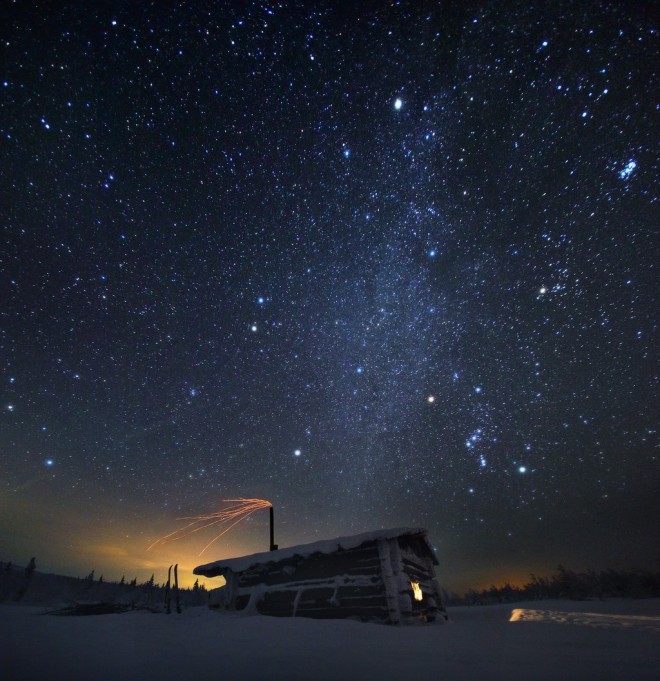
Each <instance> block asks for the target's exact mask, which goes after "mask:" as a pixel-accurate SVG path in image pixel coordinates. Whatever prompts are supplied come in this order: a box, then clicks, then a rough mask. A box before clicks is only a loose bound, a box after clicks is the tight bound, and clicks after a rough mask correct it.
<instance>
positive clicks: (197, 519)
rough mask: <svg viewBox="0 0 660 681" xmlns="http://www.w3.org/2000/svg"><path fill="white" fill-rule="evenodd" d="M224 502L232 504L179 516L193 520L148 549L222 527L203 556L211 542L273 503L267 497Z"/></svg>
mask: <svg viewBox="0 0 660 681" xmlns="http://www.w3.org/2000/svg"><path fill="white" fill-rule="evenodd" d="M223 503H226V504H231V506H227V507H226V508H223V509H221V510H219V511H216V512H215V513H209V514H207V515H195V516H187V517H183V518H178V519H177V520H190V521H191V522H189V523H188V524H187V525H185V526H184V527H182V528H180V529H178V530H175V531H174V532H170V533H169V534H166V535H165V536H164V537H161V538H160V539H158V540H156V541H155V542H154V543H153V544H152V545H151V546H149V548H148V549H147V551H149V549H152V548H153V547H154V546H157V545H158V544H168V543H169V542H172V541H176V540H177V539H182V538H183V537H187V536H188V535H189V534H193V533H194V532H199V531H200V530H205V529H206V528H207V527H217V528H221V529H222V531H221V532H220V533H219V534H217V535H216V536H215V537H213V539H211V541H210V542H209V543H208V544H207V545H206V546H205V547H204V548H203V549H202V550H201V551H200V552H199V555H200V556H201V555H202V553H204V551H206V549H208V547H209V546H211V544H213V543H215V542H216V541H217V540H218V539H220V537H222V536H223V535H225V534H227V532H229V530H231V529H232V528H233V527H236V525H238V524H239V523H241V522H243V521H244V520H245V519H246V518H249V517H250V516H251V515H252V514H253V513H254V512H255V511H258V510H259V509H261V508H270V507H271V506H272V505H273V504H271V503H270V501H267V500H266V499H223Z"/></svg>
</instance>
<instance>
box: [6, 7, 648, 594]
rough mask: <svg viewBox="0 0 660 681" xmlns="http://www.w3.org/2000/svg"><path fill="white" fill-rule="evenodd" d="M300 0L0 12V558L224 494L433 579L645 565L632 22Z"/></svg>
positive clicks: (107, 546) (121, 554)
mask: <svg viewBox="0 0 660 681" xmlns="http://www.w3.org/2000/svg"><path fill="white" fill-rule="evenodd" d="M320 5H321V3H296V6H295V8H294V7H291V6H289V5H288V4H287V3H276V4H268V3H248V2H241V3H228V4H227V5H225V4H222V6H221V4H219V3H182V2H179V3H170V4H168V5H167V7H166V6H162V7H161V6H160V5H153V6H152V5H150V4H146V3H132V4H123V5H121V6H119V5H118V6H117V7H116V8H115V9H116V11H115V12H114V13H113V12H111V11H109V10H108V11H106V9H104V8H101V7H97V6H92V5H89V3H79V2H78V3H75V2H74V3H69V4H68V5H66V6H61V7H58V8H57V9H54V8H52V7H50V6H49V7H48V8H45V7H44V8H41V9H39V8H34V7H32V6H29V7H28V5H26V4H21V3H19V4H18V5H13V6H12V7H8V8H5V9H4V14H5V18H4V19H3V21H2V22H0V24H1V26H2V28H0V34H1V37H2V40H1V48H0V49H2V55H3V59H2V67H1V68H0V147H1V149H2V165H1V182H2V184H1V188H2V202H1V204H0V215H1V217H2V222H1V225H2V233H3V240H2V247H1V251H0V254H1V261H0V265H1V268H0V269H1V272H2V279H1V282H0V286H1V292H2V293H1V300H2V335H1V336H0V343H1V346H0V347H1V355H0V361H1V362H2V366H1V369H2V379H1V380H2V394H1V398H0V399H1V400H2V413H1V414H0V435H1V444H0V446H1V448H2V449H1V450H0V476H1V481H2V482H1V485H2V487H1V490H0V496H1V502H2V508H3V516H2V520H0V558H13V559H14V560H15V561H16V562H19V563H20V562H21V561H22V560H24V561H27V560H28V559H29V556H30V555H33V554H34V553H35V552H38V551H39V549H40V546H41V545H42V544H43V542H44V541H45V540H46V538H51V539H55V538H57V541H54V542H53V543H52V545H51V548H50V549H45V548H42V549H41V554H42V555H43V556H44V560H46V561H50V563H51V566H54V567H56V568H59V569H60V570H63V571H67V570H68V571H69V572H72V573H75V571H76V570H81V571H82V570H83V569H84V568H83V567H79V566H83V565H84V566H87V565H89V564H90V561H96V564H99V563H102V562H103V560H104V559H105V560H108V561H110V559H111V558H112V560H113V561H115V563H116V564H117V565H118V566H119V565H121V564H122V561H124V564H128V565H131V566H132V565H135V566H136V570H137V569H138V568H141V569H142V568H144V569H145V570H147V571H150V570H151V569H152V568H153V566H154V565H157V564H158V561H159V560H160V559H159V558H158V556H156V557H152V559H151V560H153V561H155V563H153V564H152V563H148V562H147V561H146V559H144V558H143V552H144V550H145V549H146V547H147V546H148V545H149V544H150V543H151V542H153V541H154V540H155V539H156V538H157V537H158V535H159V534H161V533H162V532H161V531H162V529H163V528H167V527H170V526H172V525H173V524H174V523H175V522H176V518H177V517H178V516H180V515H190V514H193V513H194V514H198V513H202V514H204V513H212V512H214V511H216V510H217V508H218V506H219V504H220V503H221V500H222V499H224V498H236V497H238V496H246V497H260V498H266V499H270V500H271V501H272V502H273V504H274V505H275V508H276V509H277V517H278V533H279V535H280V536H279V537H278V540H279V543H280V545H286V544H288V543H293V542H304V541H313V540H316V539H318V538H320V537H327V536H334V535H341V534H350V533H353V532H361V531H365V530H371V529H377V528H379V527H383V526H403V525H412V526H416V525H419V526H424V527H427V528H428V529H429V531H430V537H431V540H432V541H433V543H434V544H435V545H436V547H437V549H438V558H439V560H440V567H439V568H438V571H439V573H440V574H441V575H442V577H443V579H445V580H446V581H447V582H448V583H450V584H462V583H463V582H462V581H461V580H462V579H463V578H464V577H465V579H464V581H465V580H468V577H467V576H469V577H470V579H472V580H473V581H475V582H477V581H479V580H488V579H493V580H495V579H497V578H499V576H500V575H501V576H507V577H508V576H510V575H513V576H514V577H515V576H516V575H524V574H525V573H526V572H529V571H530V570H532V569H544V568H547V569H548V570H551V569H553V568H554V566H555V565H556V564H557V563H558V562H564V563H566V564H568V565H573V566H575V567H586V566H595V567H599V568H600V567H607V566H610V565H611V566H626V567H630V566H632V565H643V564H649V563H653V562H654V561H657V559H658V557H659V556H658V553H657V543H656V542H655V540H654V537H656V535H655V528H654V518H657V517H658V510H660V509H659V508H658V501H657V498H656V497H657V488H658V482H659V480H660V475H659V472H660V471H659V467H658V459H657V431H656V426H657V413H658V411H657V353H656V352H655V348H656V347H657V340H656V339H655V334H656V329H657V295H656V291H657V281H658V279H657V262H658V256H659V255H660V253H659V251H660V249H659V248H658V238H657V224H658V209H657V193H656V186H657V185H656V179H657V170H658V165H657V156H656V153H657V134H655V133H656V132H657V122H656V119H657V92H658V83H657V77H656V72H655V64H657V63H658V45H657V39H658V38H657V31H656V27H655V26H654V24H653V20H652V16H651V14H650V13H649V12H647V11H646V10H645V9H644V3H639V4H638V3H632V2H631V3H617V2H612V3H608V2H589V3H575V2H562V1H560V2H555V3H552V7H550V6H549V5H548V4H547V3H528V2H481V3H474V4H472V3H468V2H465V3H428V4H425V3H421V2H397V3H392V4H391V5H390V4H388V5H386V4H385V3H381V4H379V3H357V7H354V8H347V7H345V6H344V3H337V5H336V6H335V7H333V6H331V5H323V6H322V7H321V8H320V9H319V6H320ZM255 517H256V516H255ZM81 518H85V519H86V520H85V521H84V522H83V523H82V525H81V520H80V519H81ZM262 530H263V528H262V527H261V525H260V523H259V522H258V521H255V523H254V524H253V527H247V528H246V529H244V530H241V532H243V533H244V534H243V535H242V537H241V538H237V539H236V540H235V541H237V542H239V544H237V545H232V544H231V543H229V544H224V545H222V544H218V545H217V546H216V549H215V550H216V551H217V552H218V554H219V555H221V554H222V552H223V551H224V552H225V553H226V554H227V555H229V554H232V553H233V554H235V553H236V552H238V551H246V550H258V549H259V548H260V546H259V545H258V542H262V543H263V542H264V541H265V539H264V537H265V535H263V531H262ZM262 535H263V536H262ZM96 537H100V538H102V541H101V540H99V541H97V540H96V539H95V538H96ZM656 539H657V537H656ZM241 542H242V543H241ZM204 543H205V542H204V541H202V543H201V545H203V544H204ZM101 545H102V547H103V550H102V551H101V554H100V555H101V557H100V558H99V557H98V556H95V557H93V556H94V550H95V549H94V548H93V547H94V546H96V547H97V548H98V547H99V546H101ZM99 550H100V549H99ZM103 556H105V558H103ZM163 560H165V559H164V558H163ZM131 561H132V562H131ZM115 563H113V565H114V564H115ZM190 564H191V565H192V564H194V559H192V558H191V563H190ZM121 569H122V568H120V567H116V571H118V570H121ZM466 575H467V576H466ZM468 581H469V580H468Z"/></svg>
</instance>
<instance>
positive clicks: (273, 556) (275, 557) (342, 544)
mask: <svg viewBox="0 0 660 681" xmlns="http://www.w3.org/2000/svg"><path fill="white" fill-rule="evenodd" d="M408 535H422V537H423V539H424V541H425V542H426V544H427V546H428V547H429V552H430V554H431V556H433V562H434V563H435V564H436V565H437V560H436V559H435V556H434V554H433V549H432V548H431V546H430V545H429V543H428V540H427V539H426V530H425V529H424V528H422V527H396V528H393V529H390V530H375V531H373V532H363V533H362V534H354V535H352V536H350V537H336V538H335V539H322V540H321V541H315V542H312V543H311V544H299V545H298V546H289V547H288V548H285V549H278V550H277V551H264V552H263V553H253V554H252V555H251V556H240V557H239V558H228V559H226V560H216V561H214V562H213V563H207V564H206V565H198V566H197V567H196V568H195V569H194V570H193V573H194V574H196V575H203V576H204V577H216V576H218V575H221V574H223V573H225V572H226V571H227V570H228V569H229V570H231V571H232V572H242V571H243V570H247V569H248V568H250V567H252V566H253V565H257V564H259V563H270V562H275V561H280V560H285V559H286V558H293V556H311V555H312V554H313V553H333V552H334V551H338V550H341V549H343V550H344V551H346V550H348V549H355V548H357V547H358V546H361V545H362V544H365V543H366V542H371V541H376V540H378V539H393V538H394V537H402V536H408Z"/></svg>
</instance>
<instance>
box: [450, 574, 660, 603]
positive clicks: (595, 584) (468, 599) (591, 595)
mask: <svg viewBox="0 0 660 681" xmlns="http://www.w3.org/2000/svg"><path fill="white" fill-rule="evenodd" d="M658 597H660V573H659V572H649V571H644V570H632V571H629V572H621V571H617V570H602V571H600V572H596V571H595V570H588V571H587V572H574V571H573V570H567V569H566V568H565V567H564V566H562V565H560V566H559V567H558V568H557V572H556V573H555V574H553V575H551V576H550V577H537V576H536V575H530V581H529V582H528V583H527V584H525V585H524V586H512V585H511V584H504V585H503V586H491V587H490V588H488V589H483V590H481V591H477V590H476V589H471V590H470V591H468V592H466V594H465V595H464V596H463V597H461V596H459V595H458V594H450V595H449V597H448V603H449V605H489V604H493V603H512V602H516V601H539V600H545V599H558V598H566V599H570V600H576V601H582V600H587V599H606V598H658Z"/></svg>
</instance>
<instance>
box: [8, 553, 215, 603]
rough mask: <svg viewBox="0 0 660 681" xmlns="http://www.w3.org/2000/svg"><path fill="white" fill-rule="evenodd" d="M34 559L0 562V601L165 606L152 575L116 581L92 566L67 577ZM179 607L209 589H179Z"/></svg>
mask: <svg viewBox="0 0 660 681" xmlns="http://www.w3.org/2000/svg"><path fill="white" fill-rule="evenodd" d="M35 567H36V566H35V559H34V558H33V559H32V560H31V561H30V564H29V565H28V566H27V567H26V568H25V567H19V566H16V565H13V564H12V563H11V562H0V602H20V603H23V604H25V605H43V606H55V605H67V604H74V603H100V602H103V603H108V604H116V605H118V606H125V607H126V608H130V609H133V608H136V609H148V610H152V611H160V610H162V609H165V607H166V591H167V590H166V586H165V584H158V583H157V582H156V579H155V575H151V578H150V579H148V580H147V581H146V582H143V583H138V581H137V578H133V579H126V577H125V576H123V577H122V578H121V580H120V581H119V582H111V581H108V580H106V579H105V578H104V577H103V575H102V574H101V575H99V576H96V575H95V571H94V570H92V571H91V572H90V573H89V574H87V576H86V577H83V578H80V577H67V576H64V575H55V574H48V573H43V572H38V571H37V570H35ZM178 595H179V599H180V604H181V606H182V607H193V606H196V605H204V604H206V602H207V599H208V592H207V591H206V589H205V588H204V585H201V586H200V585H199V582H198V581H197V582H195V585H194V586H193V587H191V588H188V589H183V588H181V589H179V594H178Z"/></svg>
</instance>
